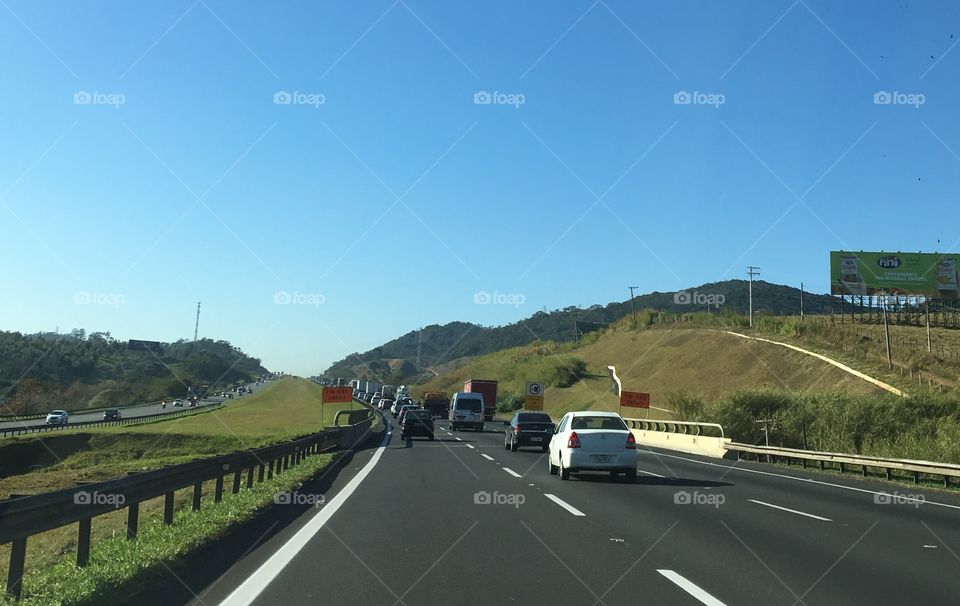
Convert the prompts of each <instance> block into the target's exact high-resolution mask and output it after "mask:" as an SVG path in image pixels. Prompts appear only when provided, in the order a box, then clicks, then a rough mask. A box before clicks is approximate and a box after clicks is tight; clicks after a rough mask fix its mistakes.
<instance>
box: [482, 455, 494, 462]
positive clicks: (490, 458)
mask: <svg viewBox="0 0 960 606" xmlns="http://www.w3.org/2000/svg"><path fill="white" fill-rule="evenodd" d="M480 456H481V457H483V458H484V459H486V460H488V461H492V460H493V457H491V456H490V455H488V454H483V453H480Z"/></svg>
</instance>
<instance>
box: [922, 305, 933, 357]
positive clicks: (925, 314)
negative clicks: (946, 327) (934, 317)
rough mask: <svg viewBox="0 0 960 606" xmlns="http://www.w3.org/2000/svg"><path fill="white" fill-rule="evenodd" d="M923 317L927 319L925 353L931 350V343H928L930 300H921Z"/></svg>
mask: <svg viewBox="0 0 960 606" xmlns="http://www.w3.org/2000/svg"><path fill="white" fill-rule="evenodd" d="M923 308H924V314H923V315H924V317H925V318H926V319H927V353H931V352H932V350H933V343H932V342H931V341H930V299H928V298H927V297H924V298H923Z"/></svg>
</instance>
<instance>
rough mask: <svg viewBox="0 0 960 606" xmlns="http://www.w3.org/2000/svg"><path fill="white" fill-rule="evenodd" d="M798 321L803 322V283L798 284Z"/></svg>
mask: <svg viewBox="0 0 960 606" xmlns="http://www.w3.org/2000/svg"><path fill="white" fill-rule="evenodd" d="M800 321H801V322H803V282H801V283H800Z"/></svg>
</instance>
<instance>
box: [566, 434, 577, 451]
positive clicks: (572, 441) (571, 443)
mask: <svg viewBox="0 0 960 606" xmlns="http://www.w3.org/2000/svg"><path fill="white" fill-rule="evenodd" d="M567 448H580V438H579V437H577V432H573V433H572V434H570V438H569V439H568V440H567Z"/></svg>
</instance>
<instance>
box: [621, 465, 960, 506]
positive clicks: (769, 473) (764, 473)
mask: <svg viewBox="0 0 960 606" xmlns="http://www.w3.org/2000/svg"><path fill="white" fill-rule="evenodd" d="M637 452H638V453H640V452H644V453H647V454H650V455H652V456H655V457H668V458H670V459H680V460H681V461H689V462H691V463H696V464H697V465H709V466H710V467H719V468H721V469H729V470H731V471H742V472H746V473H755V474H758V475H762V476H773V477H776V478H784V479H786V480H793V481H795V482H807V483H809V484H819V485H820V486H830V487H831V488H841V489H843V490H851V491H853V492H865V493H867V494H872V495H878V494H882V495H884V496H886V497H889V496H890V493H889V492H886V491H883V490H868V489H866V488H855V487H853V486H844V485H843V484H834V483H832V482H824V481H822V480H814V479H813V478H801V477H799V476H788V475H786V474H783V473H773V472H772V471H760V470H759V469H747V468H746V467H738V466H736V465H719V464H717V463H710V462H708V461H698V460H696V459H691V458H689V457H678V456H677V455H671V454H666V453H663V452H654V451H652V450H643V451H641V450H637ZM895 488H896V485H894V489H895ZM917 500H918V501H919V499H917ZM921 504H922V505H936V506H937V507H947V508H949V509H960V505H950V504H949V503H940V502H937V501H930V500H927V499H925V500H924V501H923V502H922V503H921Z"/></svg>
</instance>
